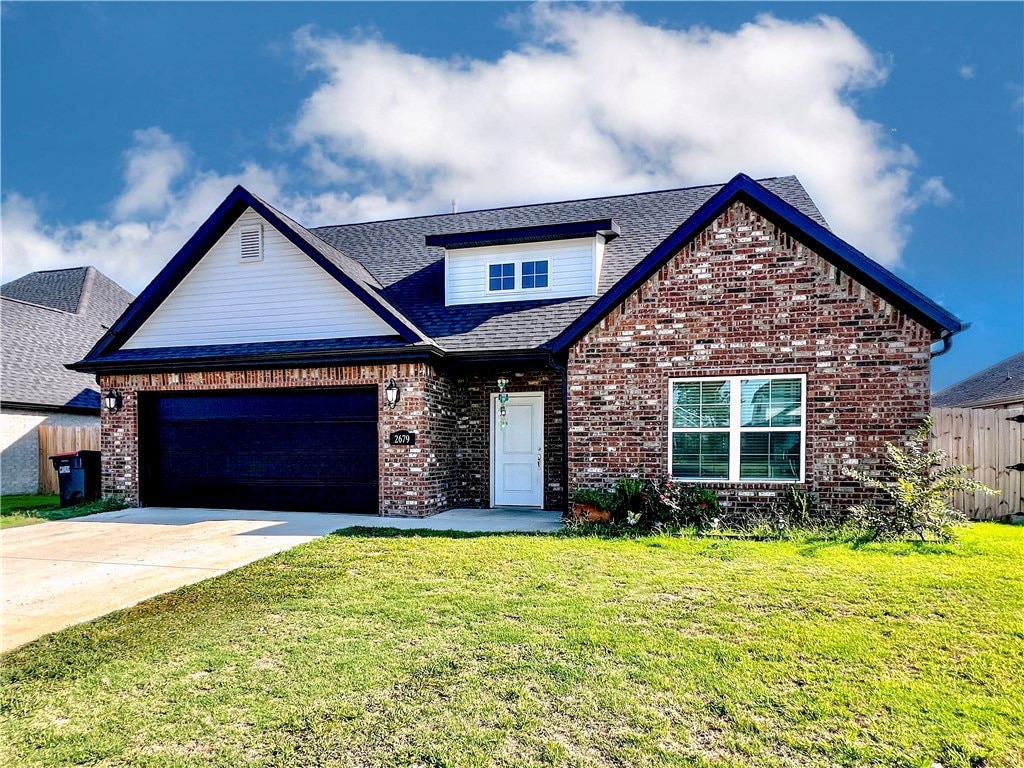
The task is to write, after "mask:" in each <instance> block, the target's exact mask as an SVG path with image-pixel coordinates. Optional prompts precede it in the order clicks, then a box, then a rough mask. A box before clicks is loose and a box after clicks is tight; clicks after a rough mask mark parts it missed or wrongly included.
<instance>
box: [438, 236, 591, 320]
mask: <svg viewBox="0 0 1024 768" xmlns="http://www.w3.org/2000/svg"><path fill="white" fill-rule="evenodd" d="M603 256H604V237H602V236H601V235H596V236H594V237H587V238H578V239H575V240H558V241H548V242H542V243H522V244H513V245H488V246H481V247H476V248H449V249H447V250H446V251H445V258H444V265H445V268H444V276H445V292H444V293H445V304H446V305H447V306H455V305H459V304H490V303H494V302H499V301H524V300H529V299H537V300H540V299H566V298H572V297H576V296H594V295H596V294H597V283H598V280H599V279H600V275H601V259H602V257H603ZM531 262H547V274H548V279H547V286H546V287H541V288H529V287H523V285H524V282H523V264H524V263H531ZM507 264H512V265H514V275H515V281H514V287H513V288H512V289H511V290H491V289H490V285H491V283H490V274H491V269H490V268H491V266H492V265H507ZM505 274H507V270H506V272H505ZM529 282H530V281H529V280H528V281H527V283H529ZM506 284H507V281H506Z"/></svg>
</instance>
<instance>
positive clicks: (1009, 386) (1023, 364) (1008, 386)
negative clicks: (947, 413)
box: [932, 352, 1024, 408]
mask: <svg viewBox="0 0 1024 768" xmlns="http://www.w3.org/2000/svg"><path fill="white" fill-rule="evenodd" d="M1010 398H1020V399H1024V352H1019V353H1018V354H1016V355H1013V356H1012V357H1008V358H1006V359H1005V360H1003V361H1002V362H1000V363H996V364H995V365H993V366H992V367H990V368H986V369H985V370H984V371H981V372H980V373H976V374H974V375H973V376H968V377H967V378H966V379H964V380H962V381H958V382H957V383H956V384H953V385H952V386H949V387H946V388H945V389H944V390H942V391H941V392H937V393H936V394H934V395H932V406H933V407H935V408H970V407H972V406H976V405H981V404H984V403H988V402H992V401H996V402H999V401H1005V400H1007V399H1010Z"/></svg>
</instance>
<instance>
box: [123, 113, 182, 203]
mask: <svg viewBox="0 0 1024 768" xmlns="http://www.w3.org/2000/svg"><path fill="white" fill-rule="evenodd" d="M134 138H135V145H134V146H133V147H132V148H131V149H129V150H128V151H127V152H125V159H126V160H127V167H126V168H125V172H124V180H125V189H124V191H123V192H122V193H121V195H120V197H118V198H117V200H116V201H115V202H114V215H115V216H116V217H117V218H118V219H127V218H130V217H132V216H139V215H146V214H158V213H163V212H164V211H166V209H167V207H168V206H169V205H170V204H171V203H172V202H174V197H173V195H172V194H171V184H172V183H173V182H174V180H175V179H177V178H178V177H179V176H180V175H181V174H182V173H183V172H184V171H185V168H186V167H187V164H188V148H187V147H185V146H184V145H182V144H179V143H177V142H175V141H174V140H173V139H171V137H170V136H168V135H167V134H166V133H164V132H163V131H162V130H160V129H159V128H146V129H145V130H140V131H135V136H134Z"/></svg>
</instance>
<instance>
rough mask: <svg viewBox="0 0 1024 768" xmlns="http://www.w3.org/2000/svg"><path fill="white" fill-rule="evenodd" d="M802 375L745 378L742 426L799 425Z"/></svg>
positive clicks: (741, 395)
mask: <svg viewBox="0 0 1024 768" xmlns="http://www.w3.org/2000/svg"><path fill="white" fill-rule="evenodd" d="M800 423H801V422H800V379H744V380H743V381H742V382H741V383H740V426H743V427H799V426H800Z"/></svg>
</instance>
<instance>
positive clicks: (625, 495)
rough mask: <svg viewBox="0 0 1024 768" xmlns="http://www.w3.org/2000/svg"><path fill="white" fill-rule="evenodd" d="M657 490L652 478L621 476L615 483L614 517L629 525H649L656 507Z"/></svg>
mask: <svg viewBox="0 0 1024 768" xmlns="http://www.w3.org/2000/svg"><path fill="white" fill-rule="evenodd" d="M656 498H657V492H656V489H655V488H654V486H653V485H652V484H651V481H650V480H645V479H644V478H642V477H620V478H619V481H618V482H617V483H616V484H615V491H614V498H613V501H612V519H613V520H616V521H619V522H625V523H628V524H629V525H639V524H641V523H642V524H644V526H645V527H646V526H647V525H649V524H650V522H652V519H653V517H654V515H653V513H654V511H655V509H656V505H655V499H656Z"/></svg>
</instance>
